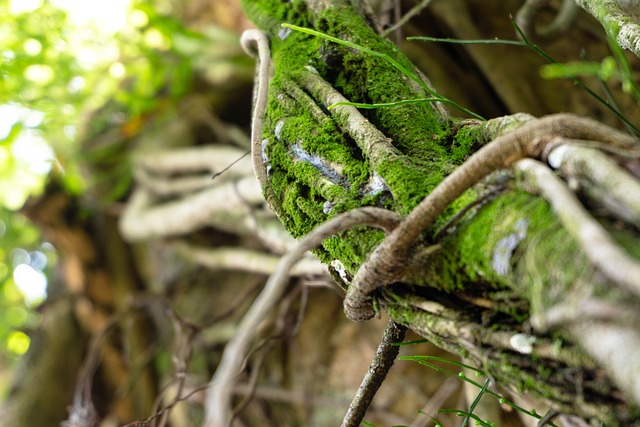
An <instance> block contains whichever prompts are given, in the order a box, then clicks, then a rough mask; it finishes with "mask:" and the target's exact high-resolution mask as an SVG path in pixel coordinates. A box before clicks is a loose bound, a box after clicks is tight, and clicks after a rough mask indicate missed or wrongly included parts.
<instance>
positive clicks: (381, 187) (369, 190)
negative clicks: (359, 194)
mask: <svg viewBox="0 0 640 427" xmlns="http://www.w3.org/2000/svg"><path fill="white" fill-rule="evenodd" d="M383 191H389V187H387V183H386V182H385V181H384V178H382V177H381V176H380V175H378V172H374V173H373V175H372V176H371V178H369V182H367V186H366V187H365V188H364V194H365V195H367V196H372V195H375V194H378V193H382V192H383Z"/></svg>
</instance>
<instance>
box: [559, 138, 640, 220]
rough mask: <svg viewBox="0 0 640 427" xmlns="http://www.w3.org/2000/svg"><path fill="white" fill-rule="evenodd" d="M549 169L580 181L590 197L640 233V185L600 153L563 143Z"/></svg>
mask: <svg viewBox="0 0 640 427" xmlns="http://www.w3.org/2000/svg"><path fill="white" fill-rule="evenodd" d="M547 161H548V162H549V165H550V166H551V167H553V168H554V169H558V170H559V171H560V172H562V174H563V175H564V176H568V177H572V178H575V179H577V180H578V182H579V184H580V186H581V187H582V188H583V189H584V191H585V192H586V193H587V195H588V196H589V197H590V198H591V199H592V200H595V201H596V202H598V204H600V205H602V206H603V207H604V208H606V209H607V211H608V213H609V214H611V215H612V216H614V217H617V218H618V219H621V220H623V221H626V222H628V223H629V224H633V225H635V227H636V228H637V229H640V197H638V195H640V182H638V180H637V179H635V178H634V177H633V176H632V175H631V174H629V173H628V172H627V171H625V170H624V169H622V168H621V167H620V166H618V164H617V163H616V162H615V161H614V160H613V159H611V158H610V157H608V156H606V155H605V154H604V153H602V152H601V151H599V150H597V149H595V148H590V147H585V146H582V145H581V144H580V142H579V141H578V142H577V143H576V142H574V141H571V140H569V141H566V140H565V141H562V145H560V146H558V147H557V148H555V149H553V150H551V152H550V153H549V155H548V156H547Z"/></svg>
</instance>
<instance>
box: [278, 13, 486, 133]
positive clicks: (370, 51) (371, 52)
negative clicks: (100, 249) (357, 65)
mask: <svg viewBox="0 0 640 427" xmlns="http://www.w3.org/2000/svg"><path fill="white" fill-rule="evenodd" d="M282 27H284V28H290V29H292V30H295V31H299V32H301V33H305V34H310V35H312V36H315V37H319V38H321V39H325V40H329V41H332V42H334V43H337V44H339V45H342V46H346V47H350V48H352V49H357V50H359V51H361V52H364V53H367V54H369V55H372V56H375V57H378V58H381V59H383V60H385V61H387V62H388V63H389V64H391V65H392V66H393V67H394V68H395V69H396V70H398V71H400V72H401V73H402V74H404V75H405V76H407V77H408V78H410V79H411V80H413V81H414V82H416V83H417V84H418V85H420V87H421V88H422V89H423V90H424V91H425V92H427V93H428V94H430V95H432V96H433V97H434V98H437V101H439V102H445V103H447V104H450V105H452V106H454V107H456V108H457V109H459V110H461V111H464V112H465V113H467V114H469V115H470V116H472V117H475V118H476V119H478V120H483V121H484V120H486V119H485V118H484V117H482V116H480V115H478V114H476V113H474V112H473V111H471V110H469V109H467V108H465V107H463V106H461V105H459V104H457V103H456V102H455V101H452V100H450V99H447V98H444V97H443V96H441V95H439V94H438V93H436V92H435V91H434V90H433V89H431V88H430V87H429V86H428V85H427V84H426V83H425V82H423V81H422V79H421V78H420V76H418V75H417V74H416V73H412V72H411V71H409V70H408V69H407V68H405V67H404V66H403V65H402V64H400V63H399V62H398V61H396V60H395V59H393V58H392V57H391V56H389V55H387V54H386V53H382V52H377V51H375V50H373V49H369V48H368V47H365V46H362V45H359V44H357V43H354V42H350V41H348V40H342V39H339V38H337V37H333V36H330V35H328V34H325V33H321V32H320V31H316V30H312V29H310V28H304V27H298V26H297V25H293V24H282ZM427 99H428V98H427ZM437 101H436V102H437ZM399 102H402V101H399ZM430 102H434V101H430ZM360 105H371V104H360ZM332 107H333V106H332ZM360 108H367V107H360ZM370 108H379V107H370Z"/></svg>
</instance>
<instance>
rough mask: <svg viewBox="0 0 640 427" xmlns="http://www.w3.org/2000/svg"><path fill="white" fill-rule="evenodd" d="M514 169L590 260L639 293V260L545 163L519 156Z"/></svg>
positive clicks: (621, 285) (626, 286) (615, 280)
mask: <svg viewBox="0 0 640 427" xmlns="http://www.w3.org/2000/svg"><path fill="white" fill-rule="evenodd" d="M516 171H517V172H518V173H520V174H521V177H522V179H523V180H524V181H525V185H526V186H527V188H528V189H530V190H531V191H533V192H536V193H539V194H540V195H541V196H542V197H543V198H544V199H545V200H547V201H548V202H549V204H550V205H551V206H552V207H553V210H554V211H555V213H556V215H557V216H558V218H559V219H560V221H561V222H562V224H563V225H564V228H565V229H566V230H567V231H568V232H569V234H571V235H572V236H573V237H574V238H575V239H576V240H577V241H578V242H579V243H580V247H581V248H582V251H583V252H584V254H585V255H586V256H587V258H588V259H589V261H590V262H591V263H592V264H593V265H594V266H595V267H596V268H597V269H598V270H599V271H600V272H602V273H603V274H604V275H605V276H606V277H607V278H609V279H610V280H611V281H613V282H614V283H616V284H618V285H619V286H620V287H622V288H624V289H626V290H628V291H629V292H631V293H633V294H635V295H639V296H640V263H639V262H638V261H637V260H636V259H634V258H633V257H631V256H629V254H627V253H626V252H625V251H624V250H623V249H622V248H620V246H619V245H618V244H617V243H616V242H615V241H614V240H613V238H611V236H610V235H609V233H607V231H606V230H605V229H604V228H603V227H602V226H601V225H600V223H598V221H596V220H595V218H593V217H592V216H591V215H589V212H588V211H587V210H586V209H585V208H584V207H583V206H582V204H581V203H580V201H579V200H578V199H577V198H576V196H575V195H574V194H573V193H572V192H571V191H570V190H569V189H568V188H567V186H566V185H565V184H564V182H563V181H562V180H561V179H560V178H558V177H557V176H555V175H554V174H553V172H551V170H550V169H549V168H548V167H547V166H545V165H544V164H542V163H540V162H537V161H535V160H531V159H523V160H520V161H519V162H518V163H517V164H516Z"/></svg>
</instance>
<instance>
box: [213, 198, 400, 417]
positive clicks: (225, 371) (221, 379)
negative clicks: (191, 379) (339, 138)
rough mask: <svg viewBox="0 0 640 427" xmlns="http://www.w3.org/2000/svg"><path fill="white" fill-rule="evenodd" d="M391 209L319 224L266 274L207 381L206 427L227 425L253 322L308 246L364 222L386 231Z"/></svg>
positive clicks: (392, 222)
mask: <svg viewBox="0 0 640 427" xmlns="http://www.w3.org/2000/svg"><path fill="white" fill-rule="evenodd" d="M399 220H400V218H399V215H398V214H396V213H395V212H391V211H388V210H386V209H379V208H358V209H353V210H351V211H349V212H345V213H343V214H341V215H338V216H336V217H334V218H333V219H331V220H329V221H327V222H325V223H323V224H322V225H320V226H319V227H318V228H316V229H315V230H314V231H313V232H311V233H309V234H308V235H307V236H305V237H304V238H303V239H302V240H300V241H299V242H298V244H297V245H296V246H295V248H294V249H293V250H291V251H290V252H289V253H287V254H286V255H285V256H284V257H283V258H282V259H281V260H280V263H279V265H278V269H277V271H276V272H275V273H274V274H272V275H271V276H270V277H269V280H268V281H267V283H266V285H265V287H264V290H263V291H262V292H261V293H260V295H259V296H258V298H257V299H256V300H255V301H254V303H253V305H252V306H251V308H250V309H249V311H248V312H247V314H246V315H245V317H244V318H243V319H242V322H241V323H240V325H239V326H238V331H237V332H236V334H235V335H234V337H233V338H232V339H231V341H229V343H228V344H227V346H226V348H225V350H224V354H223V356H222V361H221V362H220V365H219V366H218V369H217V370H216V373H215V374H214V376H213V378H212V379H211V382H210V386H211V387H210V388H209V390H208V393H207V398H206V421H205V425H206V427H227V426H228V425H229V422H230V421H231V410H230V408H231V392H232V388H233V383H234V378H235V377H236V375H237V374H238V373H239V371H240V366H242V362H243V360H244V358H245V356H246V354H247V351H248V348H249V345H250V343H251V341H252V339H253V337H254V334H255V331H256V329H257V325H258V324H259V323H260V322H261V321H262V320H263V319H264V317H265V316H266V315H267V314H268V313H269V312H270V311H271V309H272V308H273V306H274V305H275V304H276V302H277V301H278V300H279V299H280V298H281V297H282V294H283V292H284V290H285V287H286V284H287V282H288V278H289V271H290V270H291V268H292V267H293V266H294V265H295V263H296V262H297V261H298V260H299V259H300V258H301V257H302V256H303V255H304V254H305V253H306V252H307V251H308V250H310V249H313V248H315V247H316V246H318V245H319V244H320V243H322V241H323V240H324V239H326V238H327V237H330V236H333V235H335V234H337V233H339V232H341V231H345V230H347V229H349V228H352V227H355V226H363V225H368V226H372V227H378V228H381V229H383V230H384V231H386V232H390V231H391V230H392V229H393V228H394V227H395V226H396V225H397V224H398V222H399Z"/></svg>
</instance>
